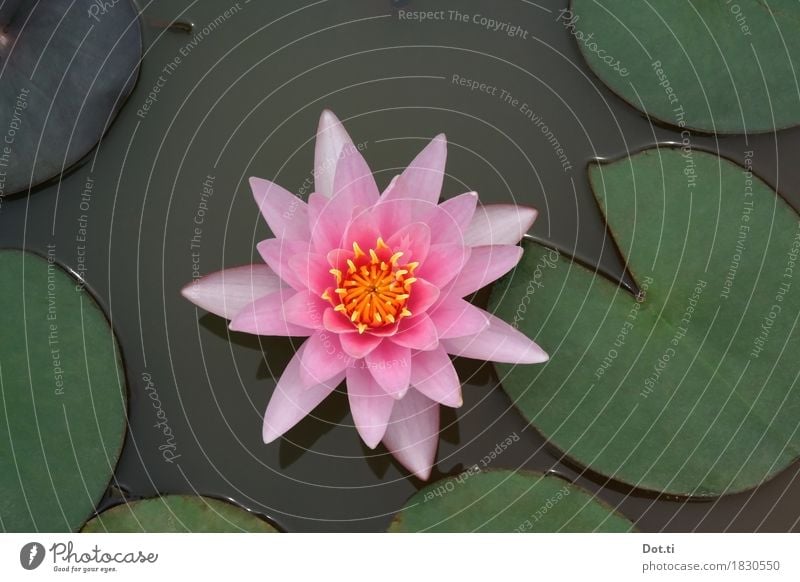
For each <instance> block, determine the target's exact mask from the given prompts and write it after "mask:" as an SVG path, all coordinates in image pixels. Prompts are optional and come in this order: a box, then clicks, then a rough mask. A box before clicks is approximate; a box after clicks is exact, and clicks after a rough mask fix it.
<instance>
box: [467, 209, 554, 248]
mask: <svg viewBox="0 0 800 582" xmlns="http://www.w3.org/2000/svg"><path fill="white" fill-rule="evenodd" d="M537 214H538V213H537V212H536V210H535V209H533V208H528V207H527V206H516V205H514V204H489V205H487V206H480V207H478V209H477V210H476V211H475V216H473V217H472V222H470V223H469V226H468V227H467V230H466V232H465V233H464V243H465V244H468V245H470V246H473V247H475V246H482V245H515V244H517V243H518V242H519V241H520V240H522V237H523V235H524V234H525V233H526V232H528V229H530V227H531V225H532V224H533V221H534V220H536V215H537Z"/></svg>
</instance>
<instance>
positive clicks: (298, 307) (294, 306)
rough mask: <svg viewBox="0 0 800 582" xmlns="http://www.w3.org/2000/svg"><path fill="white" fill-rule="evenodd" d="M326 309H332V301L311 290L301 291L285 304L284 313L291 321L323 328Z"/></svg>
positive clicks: (309, 326) (314, 327)
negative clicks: (325, 299) (329, 301)
mask: <svg viewBox="0 0 800 582" xmlns="http://www.w3.org/2000/svg"><path fill="white" fill-rule="evenodd" d="M326 309H330V303H328V302H327V301H324V300H323V299H321V298H320V297H319V295H317V294H316V293H312V292H310V291H299V292H298V293H296V294H295V295H294V296H292V297H290V298H289V299H288V300H287V301H286V303H284V304H283V315H284V317H285V318H286V321H288V322H289V323H294V324H296V325H301V326H303V327H308V328H311V329H322V327H323V326H322V316H323V314H324V313H325V310H326Z"/></svg>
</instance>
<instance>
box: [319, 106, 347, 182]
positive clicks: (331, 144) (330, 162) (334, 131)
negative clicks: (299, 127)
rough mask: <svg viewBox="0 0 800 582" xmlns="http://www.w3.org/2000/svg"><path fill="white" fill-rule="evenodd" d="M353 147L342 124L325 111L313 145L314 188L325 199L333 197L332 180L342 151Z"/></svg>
mask: <svg viewBox="0 0 800 582" xmlns="http://www.w3.org/2000/svg"><path fill="white" fill-rule="evenodd" d="M346 146H348V147H350V148H352V147H354V146H353V140H351V139H350V136H349V135H348V134H347V131H346V130H345V128H344V126H343V125H342V123H341V122H340V121H339V119H338V118H337V117H336V116H335V115H334V114H333V112H332V111H330V110H328V109H326V110H325V111H323V112H322V115H321V116H320V118H319V126H318V127H317V141H316V144H315V145H314V186H315V189H316V191H317V192H319V193H320V194H321V195H322V196H325V197H326V198H330V197H331V196H333V179H334V175H335V174H336V166H337V165H338V163H339V157H340V156H341V154H342V150H343V149H344V148H345V147H346Z"/></svg>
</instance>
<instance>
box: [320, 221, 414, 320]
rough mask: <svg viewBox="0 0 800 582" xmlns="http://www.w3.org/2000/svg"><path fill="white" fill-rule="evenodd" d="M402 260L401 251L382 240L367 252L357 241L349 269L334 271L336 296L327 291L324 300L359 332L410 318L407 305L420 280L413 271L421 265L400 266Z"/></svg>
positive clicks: (332, 270) (323, 296) (405, 264)
mask: <svg viewBox="0 0 800 582" xmlns="http://www.w3.org/2000/svg"><path fill="white" fill-rule="evenodd" d="M402 257H403V253H402V252H400V251H398V252H394V253H393V252H392V250H391V249H390V248H389V247H388V246H387V245H386V243H385V242H383V239H382V238H380V237H379V238H378V240H377V242H376V243H375V248H371V249H369V251H368V252H364V251H363V250H362V249H361V247H360V246H359V245H358V243H357V242H354V243H353V258H352V259H347V269H346V270H344V271H343V270H341V269H331V274H332V275H333V276H334V279H335V280H336V288H335V290H334V294H335V296H332V295H331V293H329V292H328V291H325V293H323V294H322V298H323V299H325V300H326V301H330V302H331V305H333V308H334V310H336V311H338V312H340V313H342V314H344V315H345V316H346V317H347V318H348V319H349V320H350V321H351V322H353V325H354V326H355V327H356V328H357V329H358V332H359V333H364V332H365V331H367V330H368V329H375V328H379V327H383V326H386V325H391V324H393V323H395V322H397V321H400V319H402V318H403V317H408V316H410V315H411V312H410V311H409V310H408V309H407V308H406V303H407V302H408V298H409V297H410V296H411V286H412V285H413V284H414V281H416V280H417V279H416V278H415V277H414V269H416V268H417V266H418V265H419V263H415V262H414V263H400V259H401V258H402Z"/></svg>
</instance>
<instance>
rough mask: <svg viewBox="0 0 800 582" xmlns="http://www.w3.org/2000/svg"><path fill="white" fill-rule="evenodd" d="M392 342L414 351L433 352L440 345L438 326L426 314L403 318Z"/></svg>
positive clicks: (392, 337)
mask: <svg viewBox="0 0 800 582" xmlns="http://www.w3.org/2000/svg"><path fill="white" fill-rule="evenodd" d="M390 341H393V342H394V343H396V344H397V345H399V346H405V347H407V348H411V349H412V350H432V349H434V348H436V347H437V346H438V345H439V337H438V335H437V333H436V326H435V325H434V324H433V322H432V321H431V319H430V317H428V315H427V314H426V313H423V314H422V315H417V316H414V317H406V318H403V319H402V320H401V321H400V324H399V326H398V328H397V333H396V334H394V335H393V336H391V339H390Z"/></svg>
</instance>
